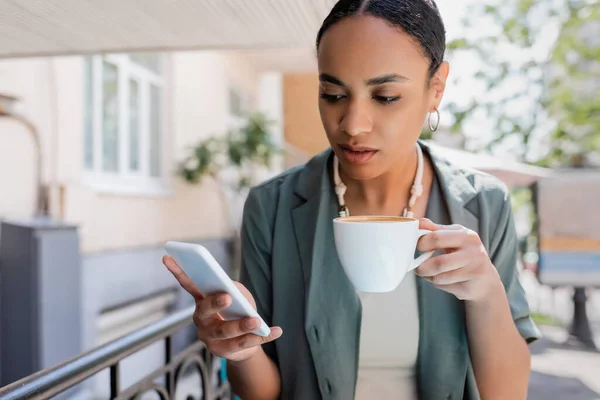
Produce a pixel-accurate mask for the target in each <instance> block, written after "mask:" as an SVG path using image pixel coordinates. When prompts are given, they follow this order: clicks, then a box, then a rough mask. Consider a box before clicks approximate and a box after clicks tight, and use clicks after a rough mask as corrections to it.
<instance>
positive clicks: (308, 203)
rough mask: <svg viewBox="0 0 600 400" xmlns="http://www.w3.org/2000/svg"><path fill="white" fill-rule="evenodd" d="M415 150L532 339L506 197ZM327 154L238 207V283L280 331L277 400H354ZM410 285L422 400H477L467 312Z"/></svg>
mask: <svg viewBox="0 0 600 400" xmlns="http://www.w3.org/2000/svg"><path fill="white" fill-rule="evenodd" d="M421 146H422V147H423V150H424V151H425V152H426V153H427V154H428V155H429V156H430V158H431V159H432V161H433V165H434V169H435V173H436V175H437V177H438V180H439V182H440V186H441V187H442V192H443V198H444V199H443V200H437V201H446V203H447V204H446V205H447V209H448V211H449V213H450V219H451V221H452V223H454V224H461V225H463V226H466V227H468V228H470V229H473V230H474V231H476V232H478V233H479V235H480V237H481V240H482V241H483V244H484V245H485V247H486V248H487V250H488V252H489V254H490V257H491V260H492V262H493V263H494V265H495V266H496V268H497V269H498V271H499V273H500V276H501V278H502V282H503V283H504V286H505V288H506V293H507V296H508V299H509V301H510V309H511V312H512V316H513V319H514V321H515V325H516V326H517V328H518V330H519V332H520V333H521V335H522V336H523V337H524V338H525V339H526V340H527V341H532V340H534V339H536V338H538V337H539V331H538V330H537V328H536V327H535V325H534V323H533V321H532V320H531V319H530V317H529V307H528V304H527V301H526V298H525V294H524V291H523V288H522V287H521V285H520V283H519V281H518V276H517V274H518V272H517V268H516V265H517V236H516V232H515V228H514V223H513V216H512V211H511V205H510V198H509V194H508V191H507V189H506V187H505V186H504V184H502V183H501V182H500V181H499V180H497V179H496V178H494V177H492V176H490V175H487V174H484V173H481V172H477V171H471V170H465V169H463V168H459V167H457V166H455V165H453V164H452V163H450V162H449V161H447V160H445V159H444V158H443V157H442V156H441V155H439V154H437V153H436V152H435V151H434V149H432V148H429V146H427V145H425V144H423V143H421ZM332 154H333V152H332V150H331V149H328V150H326V151H324V152H323V153H320V154H318V155H316V156H315V157H314V158H312V159H311V160H310V161H309V162H308V163H307V164H305V165H303V166H299V167H296V168H294V169H291V170H289V171H287V172H285V173H283V174H282V175H280V176H278V177H275V178H273V179H271V180H269V181H267V182H265V183H263V184H261V185H259V186H257V187H255V188H253V189H252V190H251V191H250V194H249V196H248V198H247V200H246V204H245V207H244V217H243V224H242V259H243V261H242V273H241V278H240V280H241V282H242V283H243V284H244V285H245V286H246V287H247V288H248V289H249V290H250V292H251V293H252V294H253V296H254V298H255V300H256V303H257V308H258V312H259V313H260V315H261V316H262V317H263V318H264V319H265V321H266V322H267V324H269V325H270V326H273V325H277V326H281V327H282V329H283V336H282V337H281V338H279V339H278V340H276V341H275V342H273V343H270V344H267V345H265V346H264V349H265V352H266V353H267V354H268V356H269V357H271V358H272V359H273V360H274V361H275V363H276V364H277V365H278V367H279V371H280V373H281V382H282V391H281V398H282V399H302V400H313V399H321V398H322V399H340V400H350V399H353V398H354V391H355V386H356V379H357V369H358V350H359V347H358V346H359V334H360V323H361V314H362V313H361V304H360V300H359V298H358V296H357V294H356V292H355V290H354V288H353V286H352V285H351V283H350V282H349V281H348V279H347V277H346V275H345V274H344V271H343V269H342V267H341V265H340V263H339V260H338V256H337V252H336V249H335V245H334V239H333V223H332V220H333V219H334V218H335V217H336V216H337V203H336V197H335V193H334V191H333V184H332V182H331V177H330V176H331V175H330V165H331V162H330V161H331V158H332ZM430 201H436V200H435V199H430ZM417 282H418V284H417V293H418V305H419V314H420V321H419V323H420V337H419V349H418V357H417V367H416V368H417V371H416V372H417V380H418V389H419V396H420V399H423V400H441V399H454V400H459V399H469V400H471V399H479V394H478V391H477V387H476V384H475V378H474V375H473V371H472V366H471V362H470V357H469V347H468V339H467V332H466V322H465V309H464V303H463V302H462V301H461V300H458V299H457V298H456V297H454V296H453V295H451V294H448V293H446V292H443V291H441V290H439V289H436V288H435V287H433V286H432V285H431V284H429V283H428V282H426V281H425V280H423V279H417Z"/></svg>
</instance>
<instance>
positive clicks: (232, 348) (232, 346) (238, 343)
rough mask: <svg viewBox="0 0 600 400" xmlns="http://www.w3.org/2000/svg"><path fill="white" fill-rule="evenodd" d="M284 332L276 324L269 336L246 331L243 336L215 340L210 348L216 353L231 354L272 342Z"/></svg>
mask: <svg viewBox="0 0 600 400" xmlns="http://www.w3.org/2000/svg"><path fill="white" fill-rule="evenodd" d="M282 334H283V330H282V329H281V328H280V327H278V326H275V327H273V328H271V334H270V335H269V336H266V337H263V336H258V335H255V334H253V333H246V334H244V335H242V336H239V337H236V338H233V339H228V340H222V341H219V342H215V343H213V344H212V346H211V349H210V350H211V351H213V352H214V353H220V354H225V355H231V354H234V353H237V352H239V351H242V350H246V349H250V348H253V347H256V346H261V345H263V344H265V343H269V342H272V341H273V340H275V339H278V338H279V337H281V335H282Z"/></svg>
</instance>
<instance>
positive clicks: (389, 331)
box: [355, 273, 419, 400]
mask: <svg viewBox="0 0 600 400" xmlns="http://www.w3.org/2000/svg"><path fill="white" fill-rule="evenodd" d="M359 297H360V299H361V302H362V325H361V336H360V350H359V363H358V380H357V385H356V397H355V399H356V400H369V399H406V400H411V399H417V384H416V379H415V375H416V371H415V366H416V361H417V352H418V348H419V307H418V303H417V287H416V276H415V275H414V273H408V274H406V277H405V278H404V279H403V281H402V283H401V284H400V285H399V286H398V288H397V289H396V290H395V291H393V292H390V293H359Z"/></svg>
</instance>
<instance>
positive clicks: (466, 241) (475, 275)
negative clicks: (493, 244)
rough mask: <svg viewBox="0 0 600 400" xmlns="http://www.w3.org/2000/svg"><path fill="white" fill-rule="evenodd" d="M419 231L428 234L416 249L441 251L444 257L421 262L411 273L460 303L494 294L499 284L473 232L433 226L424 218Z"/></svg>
mask: <svg viewBox="0 0 600 400" xmlns="http://www.w3.org/2000/svg"><path fill="white" fill-rule="evenodd" d="M419 228H420V229H429V230H431V231H432V232H431V233H429V234H427V235H425V236H423V237H422V238H421V239H420V240H419V243H418V246H417V247H418V249H419V250H420V251H423V252H427V251H436V250H443V251H444V252H445V254H442V255H439V256H435V257H432V258H430V259H428V260H427V261H425V262H423V264H421V266H419V267H418V268H417V269H416V270H415V273H416V274H417V275H419V276H421V277H423V279H426V280H427V281H429V282H431V283H432V284H433V285H434V286H435V287H437V288H439V289H441V290H444V291H446V292H448V293H452V294H453V295H455V296H456V297H458V298H459V299H461V300H467V301H473V302H477V301H480V300H483V299H485V298H487V295H488V294H490V293H494V292H496V293H497V290H498V287H499V285H500V286H502V281H501V280H500V276H499V275H498V271H497V270H496V268H495V267H494V265H493V264H492V261H491V260H490V258H489V256H488V254H487V251H486V250H485V247H484V246H483V244H482V243H481V239H480V238H479V235H478V234H477V233H476V232H474V231H472V230H470V229H467V228H465V227H463V226H460V225H437V224H435V223H433V222H431V221H430V220H428V219H425V218H424V219H421V220H420V224H419Z"/></svg>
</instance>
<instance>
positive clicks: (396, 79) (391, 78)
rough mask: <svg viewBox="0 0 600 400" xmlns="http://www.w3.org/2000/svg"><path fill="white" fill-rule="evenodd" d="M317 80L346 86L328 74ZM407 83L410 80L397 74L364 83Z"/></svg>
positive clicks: (372, 84) (320, 76)
mask: <svg viewBox="0 0 600 400" xmlns="http://www.w3.org/2000/svg"><path fill="white" fill-rule="evenodd" d="M319 80H320V81H321V82H328V83H331V84H334V85H337V86H343V87H346V84H345V83H344V82H342V81H341V80H339V79H338V78H336V77H335V76H332V75H329V74H320V75H319ZM407 81H410V79H408V78H407V77H405V76H402V75H398V74H387V75H382V76H378V77H376V78H371V79H369V80H368V81H367V82H366V83H367V85H368V86H377V85H383V84H384V83H390V82H407Z"/></svg>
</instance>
